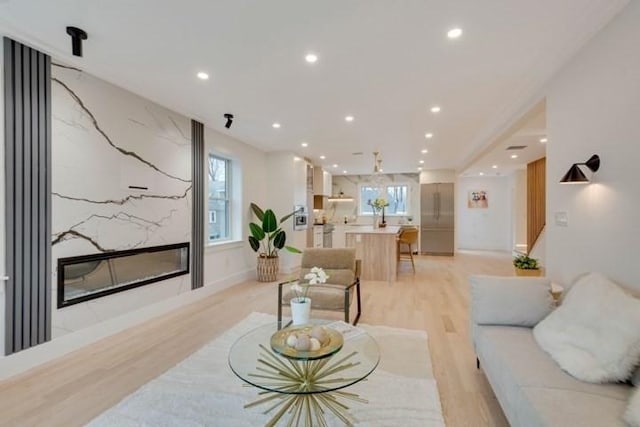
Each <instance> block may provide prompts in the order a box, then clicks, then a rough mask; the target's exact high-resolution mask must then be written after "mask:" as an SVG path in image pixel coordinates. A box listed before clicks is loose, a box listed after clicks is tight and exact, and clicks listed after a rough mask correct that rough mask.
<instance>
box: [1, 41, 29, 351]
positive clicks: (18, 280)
mask: <svg viewBox="0 0 640 427" xmlns="http://www.w3.org/2000/svg"><path fill="white" fill-rule="evenodd" d="M12 49H13V53H14V60H13V62H12V63H10V66H11V67H12V68H13V73H14V81H13V103H14V108H13V111H14V118H13V120H14V122H13V129H14V138H15V140H14V141H7V140H5V144H9V143H13V144H14V150H15V157H14V160H13V175H14V176H15V178H16V181H15V184H14V188H13V199H12V203H13V215H14V217H15V228H14V229H13V230H11V231H13V233H14V246H13V248H7V249H8V251H12V252H13V253H14V254H15V255H14V257H15V261H14V262H15V264H14V267H13V268H14V272H15V273H14V274H13V276H9V277H10V279H9V280H11V277H13V286H14V289H15V300H14V301H13V306H14V311H15V315H14V317H13V322H14V325H13V340H14V343H13V348H14V351H18V350H22V348H23V347H22V318H23V315H24V312H23V309H22V301H23V295H22V290H23V287H22V284H23V283H24V274H23V270H22V258H23V256H22V255H23V249H22V244H23V243H25V242H24V233H23V219H24V202H23V200H22V194H24V167H23V166H24V165H23V163H24V162H23V154H24V148H23V145H24V144H23V143H22V142H23V141H24V134H23V132H22V129H23V127H22V118H23V117H22V114H23V109H22V100H23V95H22V66H21V64H22V47H21V45H19V44H16V43H13V46H12ZM5 66H6V63H5ZM4 86H5V87H7V86H11V83H10V82H9V83H7V82H5V85H4ZM11 125H12V124H11V123H5V127H6V126H11Z"/></svg>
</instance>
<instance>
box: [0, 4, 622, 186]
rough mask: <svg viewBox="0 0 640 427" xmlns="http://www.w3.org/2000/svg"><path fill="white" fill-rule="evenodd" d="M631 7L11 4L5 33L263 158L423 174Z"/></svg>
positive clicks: (479, 135)
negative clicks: (81, 38) (79, 41)
mask: <svg viewBox="0 0 640 427" xmlns="http://www.w3.org/2000/svg"><path fill="white" fill-rule="evenodd" d="M627 2H628V0H563V1H557V0H536V1H513V0H485V1H478V0H458V1H446V0H440V1H436V0H396V1H393V2H392V1H389V0H350V1H344V0H323V1H313V0H270V1H264V0H262V1H260V0H253V1H250V0H227V1H213V0H182V1H169V0H165V1H159V0H136V1H126V0H112V1H98V0H56V1H52V0H0V31H2V32H3V33H5V34H8V35H11V36H13V37H15V38H17V39H19V40H22V41H25V42H28V43H30V44H32V45H35V46H36V47H39V48H41V49H43V50H45V51H47V52H49V53H51V54H52V55H53V56H54V57H55V58H57V59H58V60H61V61H65V62H68V63H71V64H73V65H76V66H79V67H81V68H83V69H84V70H86V71H88V72H90V73H92V74H95V75H97V76H99V77H101V78H104V79H106V80H108V81H111V82H113V83H116V84H118V85H120V86H123V87H125V88H127V89H129V90H131V91H133V92H135V93H138V94H140V95H143V96H145V97H148V98H150V99H152V100H154V101H156V102H159V103H160V104H163V105H165V106H167V107H169V108H172V109H174V110H176V111H178V112H181V113H183V114H187V115H189V116H192V117H194V118H197V119H200V120H203V121H204V122H205V123H206V124H207V125H209V126H211V127H213V128H215V129H218V130H220V131H222V132H224V133H228V134H230V135H232V136H234V137H236V138H238V139H240V140H242V141H245V142H248V143H250V144H252V145H254V146H256V147H259V148H261V149H263V150H266V151H271V150H289V151H294V152H296V153H298V154H300V155H303V156H306V157H308V158H311V159H312V160H314V162H315V163H317V164H323V165H331V164H333V163H337V164H339V167H338V168H337V169H332V168H330V170H332V171H333V170H335V171H337V172H342V170H347V171H348V172H349V173H350V174H351V173H354V174H355V173H368V172H370V170H371V168H372V161H373V158H372V155H371V152H372V151H374V150H380V151H381V153H382V158H383V159H384V162H383V168H384V171H385V172H411V171H416V168H417V166H418V160H419V159H420V158H423V159H424V160H425V164H424V167H425V168H429V169H432V168H461V167H462V165H464V164H466V163H468V162H469V160H470V159H473V158H474V157H475V156H476V155H477V154H478V153H480V152H481V151H482V150H483V149H484V147H485V146H486V145H488V144H491V143H492V142H493V140H494V139H495V138H496V137H497V136H498V135H499V134H500V133H501V132H503V129H502V128H503V127H504V126H505V123H507V122H508V121H509V120H511V119H512V117H513V116H514V115H515V114H517V111H519V110H521V109H522V106H523V104H525V103H526V102H530V101H531V99H532V98H536V97H537V98H538V99H540V98H541V97H542V96H543V93H542V92H541V88H542V87H543V85H544V83H545V82H546V81H547V80H548V79H549V78H550V77H551V76H552V75H553V73H554V72H555V71H557V70H558V69H559V68H560V66H561V65H562V64H563V63H564V62H566V60H567V59H568V58H569V57H570V56H571V55H573V54H574V53H575V52H576V51H577V50H578V49H579V47H580V46H582V45H583V44H584V43H585V42H586V41H587V40H588V39H589V38H590V37H591V36H592V35H593V34H595V33H596V32H597V31H599V30H600V29H601V28H602V26H603V25H604V24H606V23H607V22H608V21H609V20H610V19H611V18H612V17H613V16H614V15H615V14H616V13H617V12H618V11H619V10H620V9H621V8H622V7H623V6H624V5H625V4H626V3H627ZM67 25H75V26H79V27H81V28H83V29H84V30H86V31H87V32H88V33H89V40H87V41H86V42H85V44H84V48H85V55H84V58H82V59H76V58H73V57H72V56H71V55H70V49H71V48H70V39H69V37H68V36H67V34H66V33H65V27H66V26H67ZM455 26H459V27H461V28H462V29H463V30H464V34H463V36H462V37H461V38H460V39H458V40H449V39H447V37H446V32H447V30H448V29H450V28H452V27H455ZM310 51H313V52H314V53H316V54H317V55H318V56H319V60H318V62H317V63H316V64H314V65H309V64H307V63H306V62H305V61H304V56H305V54H306V53H308V52H310ZM198 71H206V72H208V73H209V74H210V75H211V79H210V80H208V81H200V80H198V79H197V78H196V77H195V75H196V73H197V72H198ZM436 104H437V105H439V106H441V107H442V111H441V112H440V113H439V114H438V115H434V114H432V113H430V111H429V109H430V107H431V106H432V105H436ZM227 112H230V113H233V114H235V116H236V120H235V122H234V124H233V127H232V128H231V129H230V130H226V129H225V128H224V119H223V117H222V115H223V114H224V113H227ZM348 114H351V115H354V116H355V120H354V121H353V122H352V123H346V122H345V120H344V117H345V116H346V115H348ZM276 121H277V122H279V123H281V124H282V127H281V128H280V129H278V130H275V129H273V128H272V127H271V124H272V123H273V122H276ZM425 132H433V134H434V138H433V139H432V140H429V141H427V140H426V139H425V138H424V134H425ZM302 141H306V142H308V143H309V147H308V148H304V149H303V148H302V147H301V146H300V143H301V142H302ZM423 148H427V149H428V150H429V153H428V154H425V155H423V154H421V153H420V150H421V149H423ZM358 151H360V152H364V153H365V155H364V156H352V155H351V153H353V152H358ZM321 154H324V155H326V156H327V159H326V161H320V160H319V156H320V155H321Z"/></svg>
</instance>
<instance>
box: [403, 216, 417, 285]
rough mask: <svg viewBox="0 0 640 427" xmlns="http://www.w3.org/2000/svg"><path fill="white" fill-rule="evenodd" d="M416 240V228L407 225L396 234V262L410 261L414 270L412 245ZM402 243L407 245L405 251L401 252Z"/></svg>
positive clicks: (414, 270)
mask: <svg viewBox="0 0 640 427" xmlns="http://www.w3.org/2000/svg"><path fill="white" fill-rule="evenodd" d="M417 241H418V228H417V227H407V228H402V229H401V230H400V234H399V235H398V263H400V261H411V268H413V272H414V274H415V272H416V266H415V264H414V262H413V245H414V244H415V243H416V242H417ZM403 245H406V246H407V247H408V251H407V252H403V251H402V248H403Z"/></svg>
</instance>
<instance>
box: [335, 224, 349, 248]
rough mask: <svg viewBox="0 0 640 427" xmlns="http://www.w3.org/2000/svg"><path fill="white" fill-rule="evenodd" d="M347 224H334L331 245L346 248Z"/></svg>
mask: <svg viewBox="0 0 640 427" xmlns="http://www.w3.org/2000/svg"><path fill="white" fill-rule="evenodd" d="M347 227H349V226H348V225H336V226H335V228H334V229H333V247H334V248H346V247H347V245H346V231H347Z"/></svg>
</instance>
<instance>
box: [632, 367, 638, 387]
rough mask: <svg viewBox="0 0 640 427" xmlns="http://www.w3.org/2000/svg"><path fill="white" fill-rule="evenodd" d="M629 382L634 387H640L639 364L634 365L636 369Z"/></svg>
mask: <svg viewBox="0 0 640 427" xmlns="http://www.w3.org/2000/svg"><path fill="white" fill-rule="evenodd" d="M631 384H633V385H634V386H636V387H640V366H638V367H636V370H635V372H634V373H633V376H632V377H631Z"/></svg>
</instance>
